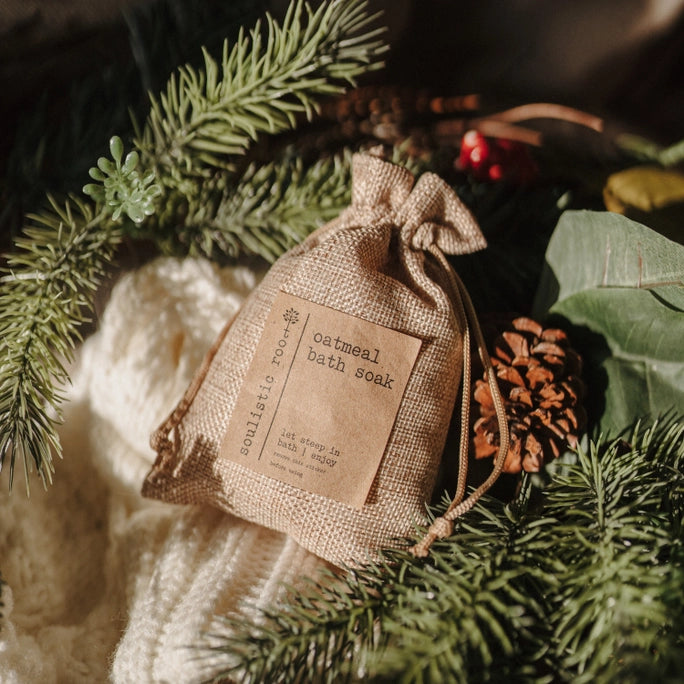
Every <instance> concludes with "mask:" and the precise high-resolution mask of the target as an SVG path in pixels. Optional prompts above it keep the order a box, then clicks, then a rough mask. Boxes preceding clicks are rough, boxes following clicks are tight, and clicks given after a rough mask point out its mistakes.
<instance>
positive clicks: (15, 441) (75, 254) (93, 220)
mask: <svg viewBox="0 0 684 684" xmlns="http://www.w3.org/2000/svg"><path fill="white" fill-rule="evenodd" d="M367 4H368V3H367V1H366V0H350V1H349V2H328V3H323V4H321V5H320V6H319V7H318V9H316V10H315V11H314V10H312V9H311V8H310V7H309V5H308V4H307V3H305V2H303V0H295V1H294V2H293V3H292V5H291V6H290V9H289V10H288V13H287V15H286V17H285V19H284V21H283V25H282V26H280V25H278V23H277V22H276V21H275V20H273V19H272V18H271V17H268V18H267V34H266V36H265V37H264V36H263V35H262V33H261V29H260V26H259V25H257V27H256V28H255V29H254V30H253V31H252V32H251V33H250V34H249V36H246V35H245V34H244V33H241V34H240V36H239V38H238V40H237V42H236V43H235V45H234V46H233V47H232V49H230V48H229V45H228V42H227V41H226V42H225V43H224V49H223V56H222V61H221V64H220V68H219V65H218V64H217V62H216V61H215V60H214V59H213V58H212V57H211V56H210V55H209V53H208V52H207V51H205V52H204V69H203V70H196V69H194V68H193V67H191V66H189V65H187V66H185V67H182V68H180V69H179V70H178V72H177V74H174V75H172V76H171V78H170V79H169V82H168V86H167V88H166V91H165V93H163V94H162V95H161V96H160V97H159V98H158V99H157V98H155V97H151V111H150V114H149V116H148V118H147V123H146V125H145V127H144V129H143V131H142V133H140V135H139V137H138V140H137V141H136V143H135V144H136V149H134V150H132V151H130V152H128V154H126V155H124V145H123V143H122V141H121V140H120V139H119V138H118V137H113V138H112V139H111V141H110V152H111V154H112V159H111V160H110V159H107V158H105V157H101V158H100V159H99V160H98V163H97V167H93V168H92V169H91V177H92V178H93V180H94V181H96V182H95V183H90V184H88V185H87V186H86V187H85V188H84V191H85V192H86V193H87V194H88V195H90V197H91V198H92V202H90V203H89V202H87V201H85V200H83V199H79V198H75V197H74V198H70V199H68V200H66V202H64V203H63V204H60V203H59V202H58V201H57V200H50V204H51V207H50V208H48V209H46V210H45V211H44V212H42V213H40V214H38V215H35V216H33V217H30V218H32V222H33V223H32V225H29V227H27V228H26V229H25V231H24V235H25V237H22V238H19V239H17V240H16V243H15V247H16V250H15V252H14V253H13V254H12V256H11V257H10V259H9V260H8V267H9V270H8V272H7V273H6V275H5V276H4V278H3V279H2V283H1V284H2V290H0V311H1V312H2V313H1V314H0V467H1V466H2V465H3V464H4V462H5V461H6V460H7V459H9V463H10V476H9V481H10V486H11V484H12V481H13V475H14V468H15V461H16V458H17V457H19V458H20V459H21V460H22V461H23V464H24V471H25V474H26V486H27V491H28V487H29V472H30V471H31V470H32V469H33V468H34V467H35V470H36V472H37V473H38V475H39V477H40V478H41V480H42V481H43V484H44V485H46V484H47V483H49V482H51V480H52V473H53V462H52V451H53V450H54V451H55V452H56V453H58V454H59V453H60V445H59V440H58V436H57V433H56V430H55V427H56V425H57V424H58V423H59V421H60V410H59V407H60V403H61V401H62V394H61V392H60V391H59V390H58V389H57V387H58V386H59V385H60V384H63V383H64V382H66V381H68V373H67V371H66V369H65V365H64V361H65V360H68V359H69V354H70V352H71V350H72V349H73V346H74V344H75V342H76V341H77V340H78V328H79V326H80V325H81V324H82V323H83V322H84V321H85V320H87V312H88V310H89V309H91V308H92V297H93V294H94V292H95V290H96V288H97V285H98V284H99V282H100V279H101V276H102V274H103V272H104V269H105V268H106V266H107V264H109V263H110V262H111V261H112V259H113V257H114V255H115V249H116V246H117V244H118V242H119V241H120V240H121V239H122V238H123V237H124V236H130V237H133V238H134V239H135V238H140V237H147V238H150V239H151V240H152V241H153V242H154V243H155V244H156V245H157V247H159V248H160V249H161V250H162V251H164V249H165V248H168V247H169V245H172V246H173V247H174V248H175V250H174V251H176V252H180V253H185V254H187V253H193V252H201V253H204V254H210V255H212V256H214V257H218V256H224V257H225V256H229V257H238V256H244V255H258V256H260V257H263V258H266V259H268V260H270V261H272V260H274V259H275V258H277V256H279V255H280V254H281V253H282V252H283V251H284V250H285V249H286V248H287V247H288V246H291V245H292V244H294V243H295V241H296V240H297V239H301V237H302V231H306V230H309V229H311V228H312V227H313V225H312V224H313V223H315V222H316V219H315V218H314V216H313V210H314V209H316V208H318V209H320V210H321V213H320V214H319V216H318V223H320V222H322V221H323V220H324V219H325V218H326V217H330V216H332V215H333V214H334V213H335V212H336V211H339V209H340V208H341V207H342V206H343V205H342V204H338V205H336V204H335V203H336V200H340V199H342V198H343V197H344V199H346V195H344V193H343V192H342V190H341V188H343V187H345V186H346V185H347V184H348V183H347V181H348V171H347V170H345V167H344V164H343V163H342V162H339V161H338V162H329V163H328V164H327V166H326V165H325V164H323V165H321V164H319V165H315V166H314V168H313V169H311V171H310V172H306V171H305V170H304V169H303V167H302V166H301V164H300V163H299V162H297V161H296V160H292V161H291V162H289V163H286V164H285V165H284V167H283V168H282V169H277V168H276V167H275V166H269V167H266V168H264V169H262V170H259V169H258V168H255V167H250V168H249V169H248V171H247V173H246V174H245V176H244V177H242V178H241V177H240V176H239V175H236V173H234V172H235V166H234V160H235V158H236V157H237V156H240V155H244V153H245V152H246V151H247V149H248V148H249V146H250V145H251V143H253V142H254V141H255V140H256V138H257V137H258V136H259V135H260V134H262V133H264V134H265V133H268V134H273V133H277V132H280V131H283V130H286V129H288V128H293V127H294V126H295V125H296V124H297V118H296V115H297V114H305V115H307V116H311V115H312V114H313V113H314V112H315V110H316V106H317V100H318V99H319V98H321V97H323V96H325V95H328V94H331V93H335V92H340V90H342V89H343V88H344V87H345V86H346V85H349V84H352V83H354V80H355V78H357V77H358V76H359V75H361V74H362V73H364V72H365V71H367V70H370V69H373V68H376V67H378V66H379V65H380V61H379V57H380V55H381V53H382V52H383V51H384V49H385V48H384V45H383V44H382V42H381V41H380V40H379V39H378V33H379V30H375V29H369V28H368V25H369V24H370V23H371V22H372V21H373V20H374V19H375V17H374V16H369V14H368V13H367V11H366V9H367ZM309 183H312V185H308V184H309ZM265 190H268V191H269V192H271V193H273V194H271V195H269V200H270V202H271V206H272V207H273V206H278V205H279V204H280V201H281V199H282V200H283V203H282V211H281V212H280V213H279V218H274V219H272V220H271V221H270V222H269V223H268V225H266V226H264V225H263V224H262V219H263V216H264V214H263V213H260V207H259V205H257V204H255V203H251V204H249V203H247V205H246V206H242V205H241V204H240V200H244V199H246V198H247V197H250V196H252V195H254V196H256V197H257V198H258V197H261V198H262V199H264V198H265V195H264V191H265ZM320 190H325V191H328V190H332V192H330V193H329V194H328V196H327V199H326V198H320V199H319V201H318V202H317V203H316V204H315V205H314V207H312V208H311V209H310V210H309V213H308V217H306V216H305V215H306V209H304V210H303V211H302V210H301V206H302V201H303V200H307V201H308V200H310V198H311V197H312V195H313V193H314V192H316V191H320ZM303 206H304V207H306V205H305V204H304V205H303ZM160 209H161V211H159V210H160ZM288 211H289V212H290V214H292V212H293V211H295V212H299V213H298V216H297V218H298V220H303V223H300V224H298V227H297V229H294V228H293V227H292V225H293V224H292V223H290V220H289V219H290V218H292V216H291V215H290V216H288ZM186 219H187V221H186ZM270 229H272V230H275V231H277V232H278V233H280V232H281V231H282V236H279V235H275V236H274V235H272V234H271V233H270Z"/></svg>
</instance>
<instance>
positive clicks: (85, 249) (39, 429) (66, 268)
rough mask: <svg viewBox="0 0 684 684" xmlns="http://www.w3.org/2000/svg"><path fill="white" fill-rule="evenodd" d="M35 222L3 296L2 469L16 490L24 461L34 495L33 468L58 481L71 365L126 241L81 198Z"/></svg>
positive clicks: (20, 245)
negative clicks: (18, 466) (56, 453)
mask: <svg viewBox="0 0 684 684" xmlns="http://www.w3.org/2000/svg"><path fill="white" fill-rule="evenodd" d="M33 220H34V222H35V223H34V225H33V226H31V227H30V228H27V229H26V230H25V231H24V236H23V237H21V238H18V239H17V240H16V246H17V251H16V252H15V253H14V254H12V255H10V256H9V259H8V268H7V269H6V272H5V275H4V276H3V277H2V281H1V282H2V286H3V289H2V294H1V296H0V349H1V351H2V361H1V365H0V413H1V416H2V423H1V424H0V425H1V427H0V467H2V466H3V465H4V462H5V459H6V458H8V457H9V463H10V466H9V482H10V487H11V486H12V482H13V479H14V468H15V461H16V458H17V457H18V458H19V459H20V460H21V461H22V463H23V469H24V473H25V475H26V487H27V492H28V487H29V480H28V475H29V472H30V471H31V470H32V467H33V466H35V470H36V472H37V474H38V475H39V477H40V478H41V480H42V481H43V485H46V484H47V483H49V482H51V481H52V474H53V471H54V466H53V462H52V449H57V448H58V445H59V440H58V437H57V432H56V429H55V428H56V425H57V424H58V422H59V420H60V413H59V405H60V403H61V401H62V395H61V392H60V390H59V385H61V384H63V383H64V382H66V381H67V379H68V373H67V370H66V367H65V363H66V362H68V361H69V360H71V356H72V351H73V348H74V346H75V344H76V342H77V341H78V339H79V335H78V328H79V326H80V325H81V324H82V323H83V322H85V321H86V320H88V314H87V311H88V309H89V308H90V306H91V301H92V297H93V295H94V292H95V290H96V288H97V286H98V284H99V283H100V282H101V279H102V276H103V275H104V273H105V270H106V268H107V265H108V264H109V262H110V261H111V259H112V256H113V254H114V251H115V249H116V246H117V243H118V242H119V241H120V239H121V237H122V233H121V229H120V227H119V226H117V225H115V224H112V223H110V222H107V221H105V219H104V215H103V212H100V213H99V214H95V212H94V210H93V207H91V206H90V205H89V204H87V203H85V202H82V201H80V200H79V199H76V198H72V199H69V200H67V201H66V203H65V204H64V205H60V204H58V203H57V202H56V201H54V200H52V199H51V211H49V212H48V211H47V210H46V211H45V212H44V213H43V214H41V215H39V216H34V217H33Z"/></svg>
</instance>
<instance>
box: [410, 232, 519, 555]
mask: <svg viewBox="0 0 684 684" xmlns="http://www.w3.org/2000/svg"><path fill="white" fill-rule="evenodd" d="M427 251H429V252H430V254H432V255H433V256H434V257H435V258H436V259H437V261H438V262H439V263H440V265H441V266H442V268H443V269H444V271H445V272H446V274H447V277H448V279H449V283H450V285H451V288H452V294H453V296H452V301H453V302H454V306H455V308H456V314H457V316H458V318H459V319H460V323H461V328H462V330H463V383H462V384H463V390H462V392H461V433H460V444H459V453H458V482H457V485H456V493H455V494H454V497H453V499H452V500H451V503H450V504H449V507H448V508H447V510H446V511H445V512H444V513H443V514H442V515H441V516H439V517H438V518H435V520H434V522H433V523H432V524H431V525H430V527H429V528H428V530H427V532H426V533H425V536H424V537H423V538H422V539H421V540H420V541H419V542H418V543H417V544H415V545H414V546H412V547H411V548H410V551H411V553H412V554H413V555H414V556H418V557H419V558H425V557H426V556H427V555H428V553H429V550H430V546H432V543H433V542H434V541H435V540H436V539H444V538H445V537H449V536H450V535H451V534H452V533H453V531H454V520H456V518H458V517H460V516H461V515H463V514H464V513H466V512H467V511H469V510H470V509H471V508H472V507H473V506H474V505H475V504H476V503H477V502H478V501H479V499H480V498H481V497H482V496H483V495H484V494H485V493H486V492H487V491H488V490H489V488H490V487H491V486H492V485H493V484H494V483H495V482H496V480H497V479H498V477H499V475H500V474H501V471H502V470H503V466H504V461H505V459H506V454H507V453H508V446H509V439H510V438H509V432H508V420H507V419H506V408H505V406H504V402H503V398H502V397H501V391H500V390H499V383H498V381H497V379H496V372H495V371H494V367H493V366H492V362H491V360H490V358H489V353H488V352H487V346H486V343H485V341H484V337H483V335H482V330H481V328H480V324H479V322H478V319H477V314H476V312H475V307H474V306H473V302H472V300H471V299H470V295H469V294H468V291H467V290H466V287H465V285H464V284H463V281H462V280H461V279H460V278H459V277H458V275H457V274H456V272H455V271H454V269H453V268H452V267H451V264H450V263H449V262H448V260H447V258H446V257H445V256H444V253H443V252H442V250H441V249H439V247H438V246H437V245H436V244H434V243H431V244H430V245H429V246H427ZM469 321H470V323H471V325H472V327H473V332H474V335H475V342H476V344H477V350H478V354H479V356H480V359H481V360H482V364H483V366H484V369H485V374H486V376H487V383H488V384H489V388H490V391H491V394H492V400H493V402H494V409H495V411H496V417H497V420H498V423H499V451H498V453H497V455H496V459H495V461H494V467H493V469H492V472H491V473H490V475H489V477H488V478H487V479H486V480H485V481H484V482H483V483H482V484H481V485H480V486H479V487H478V488H477V489H476V490H475V491H474V492H472V494H470V496H469V497H468V498H467V499H465V500H464V499H463V497H464V495H465V488H466V478H467V473H468V445H469V441H470V440H469V432H470V388H471V377H470V372H471V355H470V327H469V325H468V322H469Z"/></svg>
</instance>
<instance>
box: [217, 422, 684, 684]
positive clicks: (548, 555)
mask: <svg viewBox="0 0 684 684" xmlns="http://www.w3.org/2000/svg"><path fill="white" fill-rule="evenodd" d="M683 435H684V422H681V421H666V422H662V423H660V424H656V425H654V426H652V427H649V428H644V427H643V426H637V427H636V428H635V430H634V432H633V434H632V435H631V437H630V441H629V442H627V441H624V440H616V441H613V442H610V443H606V442H605V441H603V440H599V441H598V442H597V443H595V444H593V445H592V447H591V448H590V449H589V451H588V452H586V453H585V452H583V451H581V450H580V451H579V452H578V454H577V463H576V465H574V466H572V467H570V468H569V469H568V468H567V467H565V466H563V467H561V468H559V469H558V470H557V472H555V473H553V475H552V477H551V483H550V485H549V488H548V490H547V491H546V492H545V494H544V497H543V499H542V503H541V505H540V504H537V503H535V504H534V505H530V504H529V499H528V498H527V494H528V492H529V489H528V486H529V483H527V484H526V485H525V486H524V487H523V488H522V492H521V495H520V497H519V498H518V499H517V500H516V501H515V502H513V503H512V504H509V505H503V504H501V503H499V502H496V501H494V500H491V499H488V500H486V501H481V502H480V503H478V505H477V506H476V507H475V508H474V509H473V510H472V511H470V512H469V513H468V514H467V516H466V518H465V519H464V520H462V521H461V522H460V526H459V528H458V530H457V531H456V533H455V534H454V535H453V536H452V537H451V538H449V539H446V540H443V541H440V542H436V543H435V545H434V546H433V548H432V551H431V558H430V559H429V561H422V560H418V559H416V558H414V557H413V556H410V555H408V554H404V553H402V552H398V551H392V552H388V553H387V556H386V558H387V561H388V563H387V564H378V565H369V566H367V567H365V568H363V569H362V570H358V571H354V572H351V573H349V574H347V575H346V576H345V575H342V576H340V577H339V578H337V579H336V580H335V581H334V582H330V583H326V582H322V583H319V584H318V585H315V587H316V591H315V592H313V593H311V592H309V591H301V592H299V593H293V594H292V595H291V596H290V598H289V599H288V602H286V603H285V605H283V606H281V607H280V608H277V609H274V610H272V611H270V612H267V613H265V615H264V616H263V620H259V621H258V623H257V624H255V625H245V624H244V622H243V623H240V622H239V621H238V620H237V619H233V620H227V621H225V622H223V621H218V622H217V624H216V629H215V630H214V632H213V633H212V635H211V641H210V642H207V643H208V644H210V645H209V646H207V649H208V650H207V654H208V655H211V656H212V658H214V659H215V658H216V657H219V659H220V658H221V657H223V658H224V659H225V662H226V663H230V666H229V667H226V668H225V669H222V668H221V667H220V666H219V667H217V668H216V669H215V671H214V672H213V673H212V676H213V677H214V678H213V679H211V678H210V679H209V680H208V681H219V680H220V678H221V677H222V676H225V675H228V674H230V675H231V676H237V675H239V676H240V677H241V681H245V682H266V681H267V682H278V681H307V682H318V681H320V682H324V681H337V679H336V676H338V675H339V677H340V678H341V679H352V680H362V681H383V682H384V681H392V682H400V681H405V682H408V681H411V682H443V681H450V682H451V681H453V682H484V681H525V682H550V681H573V682H575V681H598V682H611V681H625V682H630V681H634V682H637V681H643V677H644V676H646V674H645V673H647V672H649V673H650V674H649V675H648V676H649V677H650V678H651V679H653V677H655V678H656V680H657V681H667V679H668V677H674V676H676V674H677V673H678V672H681V665H682V662H683V661H682V657H683V647H684V643H683V641H682V636H681V635H682V622H683V618H682V615H684V586H682V582H681V580H682V575H683V572H684V565H683V563H682V561H683V560H684V553H683V552H682V545H683V541H682V537H681V530H682V499H683V496H684V439H683ZM537 499H538V497H535V498H534V500H535V501H536V500H537ZM371 626H372V627H371ZM327 643H329V644H334V649H331V650H326V649H325V648H323V645H324V644H327ZM274 654H277V657H276V656H275V655H274ZM214 662H215V660H214ZM640 678H641V679H640ZM673 681H674V679H673Z"/></svg>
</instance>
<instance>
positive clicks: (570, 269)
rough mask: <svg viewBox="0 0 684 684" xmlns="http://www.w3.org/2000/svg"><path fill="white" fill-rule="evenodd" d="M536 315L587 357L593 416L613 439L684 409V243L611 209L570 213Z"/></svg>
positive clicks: (550, 258)
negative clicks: (645, 420) (560, 329)
mask: <svg viewBox="0 0 684 684" xmlns="http://www.w3.org/2000/svg"><path fill="white" fill-rule="evenodd" d="M533 315H534V316H536V317H538V318H544V317H550V318H552V319H556V322H557V323H558V322H559V320H558V319H560V324H562V325H563V326H564V327H565V328H566V329H567V330H568V331H569V333H570V336H571V339H572V341H573V344H574V346H575V347H576V348H577V350H578V351H579V352H580V354H581V355H582V356H583V358H584V361H585V381H586V384H587V395H588V396H587V408H588V411H589V414H590V418H591V419H592V420H593V422H595V423H596V424H597V425H598V426H599V427H600V428H601V429H602V430H604V431H605V432H607V433H615V432H617V431H620V430H622V429H623V428H624V427H625V426H626V425H627V424H629V423H631V422H633V421H634V419H636V418H638V417H641V416H650V417H653V418H655V417H656V416H657V415H659V414H663V413H666V412H668V411H671V410H672V409H673V408H674V409H676V410H677V411H679V412H681V410H682V408H684V247H682V246H681V245H679V244H677V243H676V242H672V241H671V240H668V239H667V238H665V237H663V236H662V235H659V234H658V233H656V232H655V231H652V230H650V229H649V228H647V227H646V226H643V225H641V224H639V223H636V222H634V221H631V220H630V219H627V218H625V217H623V216H619V215H617V214H613V213H610V212H590V211H573V212H566V213H565V214H563V215H562V216H561V219H560V221H559V222H558V226H557V227H556V230H555V231H554V234H553V236H552V237H551V240H550V242H549V246H548V249H547V253H546V263H545V267H544V270H543V272H542V276H541V280H540V283H539V288H538V291H537V296H536V298H535V303H534V311H533Z"/></svg>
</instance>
